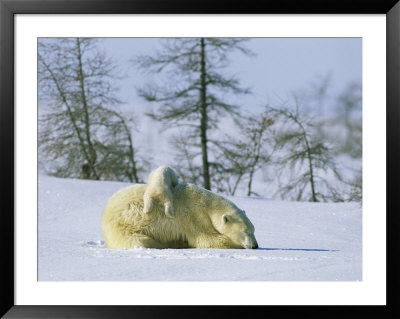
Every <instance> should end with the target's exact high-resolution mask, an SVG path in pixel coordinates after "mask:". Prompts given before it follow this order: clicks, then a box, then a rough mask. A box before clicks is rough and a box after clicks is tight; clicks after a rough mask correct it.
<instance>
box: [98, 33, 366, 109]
mask: <svg viewBox="0 0 400 319" xmlns="http://www.w3.org/2000/svg"><path fill="white" fill-rule="evenodd" d="M163 41H165V39H162V38H103V39H101V40H100V41H99V43H98V45H99V46H100V47H101V49H102V50H104V51H105V53H106V54H107V55H108V56H109V57H110V58H112V59H113V60H114V62H115V63H116V64H117V65H119V69H118V71H117V72H118V74H121V75H124V76H125V77H124V79H123V80H121V81H120V83H118V86H119V88H120V98H121V100H123V101H124V102H126V103H127V104H128V105H132V107H133V108H134V109H136V110H141V109H143V108H147V107H149V105H147V104H146V102H145V101H144V100H143V99H141V98H140V97H138V96H137V93H136V88H138V87H141V86H143V85H144V84H146V83H149V82H151V80H152V78H151V75H149V74H145V73H144V72H141V71H139V70H138V69H137V67H136V66H135V65H134V63H133V62H132V59H133V58H134V57H136V56H138V55H147V54H150V55H153V54H155V53H156V52H157V50H158V49H160V48H161V47H162V43H163ZM246 47H247V48H248V49H250V50H251V51H252V52H253V53H255V55H254V56H252V57H248V56H245V55H243V54H241V53H238V52H233V53H232V55H231V56H230V58H231V64H230V66H229V68H228V69H227V72H228V73H229V74H234V75H236V76H237V78H239V79H240V81H241V82H240V83H241V84H242V86H244V87H249V88H251V90H252V93H253V94H251V95H247V96H243V95H241V96H238V97H236V98H237V99H240V101H238V102H239V103H238V102H237V104H240V105H242V107H243V108H246V109H249V110H255V111H256V110H258V109H260V108H261V107H262V106H264V105H266V104H268V103H277V102H279V101H282V100H285V99H286V98H287V97H288V96H289V95H291V94H293V93H296V92H302V91H304V90H305V89H310V88H312V87H317V86H318V85H319V84H320V83H321V82H323V81H325V80H326V79H328V81H329V89H328V96H327V101H329V100H330V101H333V99H334V98H335V97H337V96H338V95H339V94H341V93H342V92H343V91H344V90H345V89H346V87H347V86H348V85H349V84H351V83H354V82H358V83H360V84H361V80H362V39H361V38H249V39H248V41H247V42H246ZM327 104H329V102H327ZM327 108H328V109H329V105H327Z"/></svg>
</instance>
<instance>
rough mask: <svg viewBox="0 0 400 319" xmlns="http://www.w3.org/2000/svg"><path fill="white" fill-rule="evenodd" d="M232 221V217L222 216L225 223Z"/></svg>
mask: <svg viewBox="0 0 400 319" xmlns="http://www.w3.org/2000/svg"><path fill="white" fill-rule="evenodd" d="M230 220H231V217H230V216H229V215H227V214H224V215H222V221H223V222H224V223H228V222H229V221H230Z"/></svg>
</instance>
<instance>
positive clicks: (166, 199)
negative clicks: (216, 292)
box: [143, 165, 178, 217]
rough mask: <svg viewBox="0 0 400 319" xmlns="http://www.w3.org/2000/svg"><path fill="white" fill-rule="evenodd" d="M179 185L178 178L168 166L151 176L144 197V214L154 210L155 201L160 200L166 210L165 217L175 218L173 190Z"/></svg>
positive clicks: (160, 168)
mask: <svg viewBox="0 0 400 319" xmlns="http://www.w3.org/2000/svg"><path fill="white" fill-rule="evenodd" d="M177 184H178V176H177V175H176V173H175V172H174V170H173V169H171V168H169V167H168V166H165V165H163V166H160V167H158V168H157V169H155V170H154V171H152V172H151V173H150V175H149V178H148V182H147V188H146V191H145V192H144V195H143V202H144V207H143V213H145V214H146V213H148V212H149V211H151V210H152V208H153V199H156V198H157V199H159V200H160V201H161V202H162V203H163V204H164V208H165V215H167V216H168V217H173V215H174V212H173V204H172V203H173V199H172V189H173V188H174V187H175V186H176V185H177Z"/></svg>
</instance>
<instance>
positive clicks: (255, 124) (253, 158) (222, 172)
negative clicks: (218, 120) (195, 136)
mask: <svg viewBox="0 0 400 319" xmlns="http://www.w3.org/2000/svg"><path fill="white" fill-rule="evenodd" d="M272 124H273V121H272V119H271V118H269V117H268V116H267V113H262V114H257V115H255V116H242V119H241V120H240V121H237V126H238V129H237V132H238V134H237V136H239V137H236V136H226V138H225V140H223V141H215V144H216V145H218V148H219V150H220V154H219V156H218V163H219V165H218V166H217V167H216V168H217V169H216V174H213V176H214V180H215V183H216V184H217V185H219V191H220V192H223V191H227V192H228V193H229V194H230V195H232V196H233V195H235V193H236V190H237V188H238V186H239V184H240V183H241V182H242V181H244V180H247V196H251V195H254V194H255V193H254V192H253V190H252V186H253V178H254V175H255V173H256V172H257V171H258V170H259V169H261V168H262V167H263V166H264V165H266V164H267V163H268V162H269V160H270V157H271V154H272V152H273V150H272V148H271V147H270V145H271V144H272V141H271V140H270V136H269V132H268V129H269V128H270V127H271V125H272ZM223 183H224V184H225V185H224V186H223Z"/></svg>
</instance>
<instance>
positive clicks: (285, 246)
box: [38, 175, 362, 281]
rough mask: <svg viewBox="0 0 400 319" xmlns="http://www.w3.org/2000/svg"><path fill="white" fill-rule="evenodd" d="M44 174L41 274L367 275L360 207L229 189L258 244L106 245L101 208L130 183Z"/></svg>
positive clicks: (179, 277) (172, 277)
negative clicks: (234, 246) (206, 246)
mask: <svg viewBox="0 0 400 319" xmlns="http://www.w3.org/2000/svg"><path fill="white" fill-rule="evenodd" d="M127 185H129V184H127V183H120V182H104V181H102V182H98V181H87V180H78V179H61V178H55V177H49V176H45V175H41V176H39V212H38V241H39V246H38V260H39V265H38V279H39V281H361V280H362V231H361V230H362V207H361V205H360V204H359V203H308V202H288V201H276V200H269V199H264V198H254V197H252V198H249V197H239V196H236V197H228V198H229V199H230V200H232V201H233V202H234V203H235V204H237V205H238V206H239V207H240V208H242V209H244V210H245V211H246V214H247V216H248V217H249V218H250V220H251V221H252V223H253V224H254V225H255V228H256V232H255V235H256V238H257V241H258V244H259V247H260V248H259V249H255V250H245V249H163V250H159V249H148V248H143V247H135V248H134V249H123V250H110V249H107V247H106V245H105V243H104V239H103V235H102V231H101V215H102V211H103V208H104V206H105V204H106V202H107V200H108V198H109V197H110V196H111V195H112V194H113V193H114V192H116V191H117V190H119V189H121V188H123V187H125V186H127Z"/></svg>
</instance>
